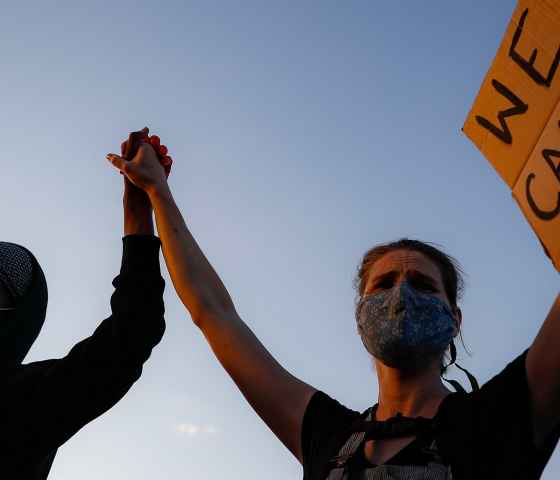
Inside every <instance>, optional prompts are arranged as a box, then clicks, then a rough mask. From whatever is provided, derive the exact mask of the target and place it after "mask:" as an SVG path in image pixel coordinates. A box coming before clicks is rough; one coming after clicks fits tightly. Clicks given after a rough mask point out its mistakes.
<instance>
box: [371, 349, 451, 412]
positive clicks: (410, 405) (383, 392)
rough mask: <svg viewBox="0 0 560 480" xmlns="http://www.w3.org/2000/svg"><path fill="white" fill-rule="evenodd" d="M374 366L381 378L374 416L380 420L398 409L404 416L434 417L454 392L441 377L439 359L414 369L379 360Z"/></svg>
mask: <svg viewBox="0 0 560 480" xmlns="http://www.w3.org/2000/svg"><path fill="white" fill-rule="evenodd" d="M375 366H376V369H377V376H378V379H379V397H378V407H377V411H376V413H375V418H376V419H377V420H379V421H381V420H386V419H388V418H390V417H394V416H395V415H396V414H397V413H398V412H400V413H402V414H403V415H404V416H405V417H425V418H432V417H433V416H434V415H435V414H436V413H437V409H438V407H439V405H440V403H441V401H442V400H443V399H444V398H445V397H446V396H447V395H449V393H451V392H450V391H449V390H448V389H447V388H446V387H445V386H444V385H443V383H442V381H441V377H440V371H439V363H434V364H433V365H431V366H430V367H429V368H426V369H423V370H420V371H415V372H403V371H402V370H398V369H396V368H391V367H388V366H387V365H384V364H383V363H381V362H380V361H378V360H375Z"/></svg>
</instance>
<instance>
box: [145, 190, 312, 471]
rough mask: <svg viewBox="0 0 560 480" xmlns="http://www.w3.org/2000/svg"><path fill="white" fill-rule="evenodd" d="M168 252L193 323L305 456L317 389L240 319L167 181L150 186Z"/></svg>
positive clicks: (276, 428)
mask: <svg viewBox="0 0 560 480" xmlns="http://www.w3.org/2000/svg"><path fill="white" fill-rule="evenodd" d="M150 200H151V201H152V205H153V207H154V211H155V215H156V224H157V229H158V233H159V235H160V238H161V242H162V250H163V255H164V257H165V262H166V264H167V268H168V270H169V273H170V275H171V279H172V281H173V285H174V287H175V290H176V291H177V294H178V295H179V297H180V298H181V301H182V302H183V304H184V305H185V306H186V307H187V309H188V310H189V312H190V314H191V317H192V319H193V322H194V323H195V324H196V325H197V326H198V327H199V328H200V330H201V331H202V333H203V334H204V336H205V337H206V339H207V340H208V343H209V344H210V346H211V347H212V350H213V351H214V353H215V354H216V357H217V358H218V360H219V361H220V363H221V364H222V365H223V367H224V368H225V369H226V370H227V372H228V373H229V375H230V376H231V377H232V379H233V380H234V381H235V383H236V384H237V386H238V387H239V389H240V390H241V392H242V393H243V395H244V396H245V398H246V399H247V400H248V401H249V403H250V404H251V406H252V407H253V408H254V409H255V411H256V412H257V413H258V414H259V416H260V417H261V418H262V419H263V420H264V421H265V422H266V424H267V425H268V426H269V427H270V429H271V430H272V431H273V432H274V433H275V434H276V435H277V436H278V438H279V439H280V440H281V441H282V442H283V443H284V445H286V447H287V448H288V449H289V450H290V451H291V452H292V453H293V454H294V455H295V456H296V458H298V459H299V460H300V461H301V439H300V434H301V426H302V420H303V415H304V413H305V408H306V407H307V404H308V403H309V399H310V398H311V396H312V394H313V393H314V392H315V389H314V388H312V387H311V386H309V385H307V384H306V383H304V382H302V381H300V380H298V379H297V378H295V377H294V376H292V375H291V374H290V373H288V372H287V371H286V370H285V369H284V368H282V366H281V365H280V364H279V363H278V362H277V361H276V360H275V359H274V358H273V357H272V355H271V354H270V353H269V352H268V351H267V350H266V348H265V347H264V346H263V345H262V343H261V342H260V341H259V340H258V338H257V337H256V336H255V335H254V334H253V332H252V331H251V330H250V328H249V327H248V326H247V325H246V324H245V323H244V322H243V321H242V320H241V318H239V315H238V314H237V312H236V310H235V307H234V305H233V302H232V300H231V298H230V296H229V294H228V292H227V290H226V288H225V287H224V285H223V283H222V281H221V280H220V278H219V277H218V275H217V274H216V272H215V271H214V269H213V268H212V266H211V265H210V263H209V262H208V260H207V259H206V257H205V256H204V254H203V253H202V251H201V250H200V248H199V246H198V244H197V243H196V241H195V239H194V238H193V236H192V235H191V233H190V232H189V230H188V228H187V226H186V224H185V222H184V220H183V217H182V215H181V213H180V212H179V209H178V208H177V205H176V204H175V202H174V200H173V196H172V194H171V191H170V190H169V188H168V187H167V184H165V185H162V186H161V187H160V188H157V189H154V190H152V191H150Z"/></svg>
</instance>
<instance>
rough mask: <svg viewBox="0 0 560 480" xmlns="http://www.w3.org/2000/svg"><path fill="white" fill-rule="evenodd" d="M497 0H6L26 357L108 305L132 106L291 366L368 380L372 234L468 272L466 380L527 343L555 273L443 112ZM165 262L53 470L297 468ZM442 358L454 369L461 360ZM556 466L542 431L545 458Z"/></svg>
mask: <svg viewBox="0 0 560 480" xmlns="http://www.w3.org/2000/svg"><path fill="white" fill-rule="evenodd" d="M514 6H515V2H514V1H512V0H507V1H506V0H495V1H493V2H487V1H485V0H471V1H469V2H444V1H436V0H432V1H429V2H413V1H406V2H405V1H398V0H393V1H391V2H367V1H349V2H336V1H331V0H324V1H321V2H318V1H317V2H310V1H284V2H270V1H268V2H257V1H252V0H247V1H244V2H226V1H221V2H215V1H209V0H206V1H204V2H202V1H199V2H189V1H180V2H179V1H167V2H166V1H164V2H157V3H156V2H146V1H144V0H137V1H135V2H131V1H115V0H113V1H111V2H109V1H97V2H83V1H58V2H47V3H46V2H38V1H37V2H27V1H25V0H22V1H19V2H9V4H8V3H7V2H6V4H5V5H4V4H3V6H2V16H1V17H0V62H1V71H2V75H0V98H1V105H2V115H1V116H0V129H1V131H2V132H4V133H3V142H2V147H1V149H0V151H1V154H2V156H3V161H2V175H3V178H4V182H3V191H2V205H3V208H2V226H1V230H0V231H1V235H0V238H1V239H2V240H5V241H12V242H16V243H21V244H23V245H25V246H27V247H28V248H29V249H30V250H32V251H33V252H34V253H35V255H36V257H37V258H38V260H39V262H40V263H41V265H42V266H43V270H44V271H45V274H46V278H47V282H48V286H49V306H48V310H47V320H46V322H45V324H44V327H43V331H42V332H41V334H40V336H39V338H38V340H37V342H36V343H35V345H34V346H33V348H32V350H31V352H30V354H29V355H28V357H27V359H26V361H35V360H40V359H45V358H56V357H60V356H63V355H65V354H66V353H67V352H68V350H69V349H70V348H71V346H72V345H73V344H75V343H76V342H77V341H79V340H81V339H82V338H85V337H87V336H89V335H90V334H91V333H92V332H93V330H94V329H95V327H96V326H97V325H98V324H99V323H100V322H101V321H102V320H103V319H104V318H106V317H108V316H109V315H110V304H109V300H110V296H111V294H112V292H113V287H112V284H111V282H112V280H113V278H114V277H115V276H116V275H117V274H118V271H119V267H120V261H121V254H122V240H121V239H122V235H123V224H122V192H123V185H122V182H123V180H122V177H121V176H120V175H119V174H118V172H117V171H116V170H115V169H114V167H112V166H111V165H110V164H109V163H108V162H107V161H106V160H105V155H106V154H107V153H108V152H111V151H112V152H116V151H118V148H119V145H120V142H121V141H122V140H123V139H124V138H125V137H126V136H127V134H128V132H129V131H131V130H137V129H140V128H142V127H143V126H145V125H147V126H149V127H150V128H151V129H152V132H154V133H157V134H158V135H160V136H161V138H162V142H163V143H165V144H166V145H167V146H168V147H169V151H170V154H171V155H172V157H173V158H174V161H175V163H174V165H173V170H172V173H171V177H170V180H169V181H170V185H171V188H172V191H173V193H174V195H175V198H176V201H177V203H178V205H179V207H180V208H181V210H182V212H183V215H184V217H185V219H186V222H187V225H188V226H189V228H190V230H191V232H192V233H193V235H194V236H195V238H196V239H197V241H198V243H199V244H200V246H201V247H202V249H203V250H204V252H205V254H206V255H207V257H208V259H209V260H210V262H211V263H212V264H213V266H214V267H215V269H216V270H217V272H218V273H219V274H220V276H221V278H222V280H223V281H224V283H225V285H226V287H227V288H228V291H229V292H230V294H231V296H232V297H233V300H234V302H235V305H236V307H237V310H238V312H239V314H240V315H241V317H242V318H243V319H244V321H245V322H247V324H248V325H249V326H250V327H251V328H252V329H253V331H254V332H255V333H256V334H257V336H258V337H259V338H260V340H261V341H262V342H263V343H264V344H265V345H266V346H267V348H268V349H269V350H270V351H271V353H272V354H273V355H274V356H275V357H276V359H277V360H278V361H279V362H280V363H281V364H282V365H283V366H284V367H285V368H287V369H288V370H289V371H290V372H292V373H293V374H294V375H296V376H297V377H299V378H301V379H303V380H304V381H306V382H308V383H309V384H311V385H313V386H314V387H316V388H318V389H321V390H323V391H325V392H326V393H328V394H329V395H331V396H333V397H335V398H336V399H338V400H339V401H340V402H341V403H343V404H345V405H347V406H349V407H351V408H353V409H355V410H365V409H366V408H367V407H369V406H371V405H372V404H374V403H375V402H376V401H377V393H378V390H377V379H376V376H375V371H374V369H373V367H372V363H371V359H370V357H369V356H368V354H367V352H366V351H365V349H364V348H363V346H362V343H361V340H360V338H359V336H358V335H357V333H356V327H355V322H354V314H353V308H354V295H355V292H354V290H353V288H352V283H353V278H354V275H355V273H356V269H357V266H358V263H359V261H360V259H361V257H362V255H363V254H364V253H365V251H366V250H368V249H369V248H370V247H372V246H373V245H375V244H377V243H380V242H386V241H390V240H394V239H398V238H400V237H403V236H408V237H411V238H418V239H421V240H426V241H432V242H436V243H437V244H439V245H441V246H442V247H443V248H444V249H445V250H446V251H448V252H449V253H451V254H452V255H454V256H455V257H457V258H458V259H459V261H460V262H461V264H462V265H463V267H464V270H465V271H466V273H467V277H466V281H467V282H466V283H467V286H466V291H465V295H464V299H463V301H462V303H461V307H462V310H463V338H464V341H465V344H466V346H467V348H468V351H469V352H470V355H469V354H468V353H467V352H466V351H465V349H463V348H462V347H459V348H458V353H459V357H458V362H459V364H461V365H462V366H464V367H466V368H468V369H469V370H470V371H471V372H473V373H474V374H475V376H476V377H477V378H478V379H479V381H480V382H481V383H483V382H485V381H487V380H488V379H489V378H491V377H492V376H493V375H496V374H497V373H499V372H500V371H501V370H502V369H503V368H504V367H505V366H506V365H507V363H508V362H510V361H512V360H513V359H514V358H515V357H517V356H518V355H519V354H520V353H521V352H523V350H525V349H526V348H528V347H529V346H530V344H531V342H532V340H533V339H534V337H535V335H536V334H537V332H538V330H539V328H540V326H541V324H542V322H543V320H544V318H545V316H546V314H547V312H548V310H549V308H550V306H551V305H552V303H553V301H554V299H555V297H556V295H557V294H558V274H557V272H556V271H555V270H554V268H553V267H552V265H551V263H550V262H549V261H548V259H547V258H546V257H545V255H544V253H543V251H542V248H541V247H540V245H539V242H538V240H537V238H536V236H535V234H534V233H533V231H532V230H531V228H530V227H529V225H528V223H527V222H526V220H525V219H524V217H523V215H522V214H521V212H520V211H519V210H518V208H517V206H516V203H515V201H514V200H513V198H512V197H511V193H510V191H509V189H508V187H507V186H506V185H505V184H504V183H503V182H502V181H501V179H500V178H499V176H498V174H497V173H496V172H495V171H494V170H493V169H492V167H491V165H490V164H489V163H488V162H487V161H486V160H485V158H484V157H483V156H482V154H481V153H480V152H479V151H478V150H476V148H475V147H474V146H473V145H472V144H471V143H470V141H469V140H468V139H467V138H466V137H465V136H464V135H463V134H462V133H461V127H462V125H463V122H464V120H465V118H466V116H467V113H468V111H469V109H470V106H471V104H472V102H473V100H474V99H475V97H476V95H477V92H478V89H479V87H480V84H481V82H482V80H483V78H484V75H485V73H486V71H487V69H488V67H489V66H490V64H491V62H492V59H493V57H494V55H495V52H496V50H497V48H498V45H499V43H500V41H501V38H502V35H503V33H504V31H505V28H506V26H507V24H508V22H509V18H510V16H511V13H512V11H513V9H514ZM161 265H162V273H163V276H164V279H165V281H166V290H165V304H166V322H167V330H166V335H165V337H164V338H163V340H162V342H161V343H160V344H159V345H158V346H157V347H156V348H155V349H154V351H153V353H152V356H151V358H150V359H149V361H148V362H147V363H146V365H145V368H144V373H143V375H142V377H141V379H140V380H139V381H138V382H137V383H136V384H135V385H134V386H133V388H132V389H131V390H130V392H129V393H128V394H127V395H126V397H125V398H124V399H123V400H122V401H121V402H120V403H119V404H118V405H116V406H115V407H114V408H113V409H111V410H110V411H109V412H108V413H106V414H105V415H103V416H102V417H100V418H98V419H96V420H95V421H93V422H92V423H90V424H89V425H87V426H86V427H85V428H83V429H82V430H81V431H80V432H79V433H77V434H76V435H75V436H74V437H73V438H72V439H71V440H70V441H68V442H67V444H65V445H64V446H63V447H62V448H61V449H60V450H59V452H58V455H57V457H56V459H55V462H54V465H53V469H52V471H51V475H50V477H49V478H51V479H54V480H71V479H75V478H81V479H82V480H93V479H96V480H97V479H99V478H105V479H108V480H113V479H115V480H116V479H121V478H135V479H137V480H147V479H152V478H205V479H209V480H212V479H221V478H224V476H225V475H228V477H233V478H245V479H255V480H256V479H261V478H268V479H271V480H280V479H286V478H301V477H302V469H301V466H300V465H299V464H298V462H297V461H296V460H295V458H293V457H292V456H291V454H290V453H289V452H288V451H287V450H286V449H285V448H284V447H283V446H282V444H281V443H280V442H279V441H278V440H277V439H276V438H275V437H274V435H273V434H272V433H271V432H270V431H269V430H268V428H267V427H266V426H265V425H264V423H262V421H261V420H260V419H259V418H258V417H257V416H256V415H255V414H254V413H253V412H252V410H251V408H250V407H249V406H248V404H247V403H246V401H245V400H244V398H243V397H242V396H241V394H240V393H239V391H238V390H237V388H236V386H235V385H234V384H233V382H232V381H231V380H230V379H229V377H228V376H227V374H226V373H225V372H224V371H223V370H222V368H221V367H220V365H219V364H218V363H217V361H216V359H215V357H214V356H213V354H212V352H211V351H210V349H209V347H208V345H207V344H206V342H205V340H204V338H203V336H202V335H201V333H200V332H199V331H198V329H197V328H196V327H195V326H194V325H193V324H192V321H191V318H190V316H189V314H188V312H187V311H186V309H185V308H184V306H183V305H182V303H181V302H180V301H179V299H178V297H177V296H176V294H175V291H174V289H173V285H172V283H171V281H170V278H169V275H168V274H167V271H166V269H165V263H164V262H163V257H161ZM450 377H452V378H456V379H458V380H459V381H460V382H461V383H462V384H463V385H465V386H468V382H467V379H466V377H465V376H464V374H463V373H462V372H461V371H459V370H457V369H451V371H450ZM559 474H560V454H559V453H558V451H556V452H555V453H554V454H553V457H552V459H551V460H550V462H549V464H548V466H547V468H546V470H545V473H544V474H543V477H542V478H543V479H545V480H552V479H555V478H558V475H559Z"/></svg>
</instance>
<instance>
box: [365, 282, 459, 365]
mask: <svg viewBox="0 0 560 480" xmlns="http://www.w3.org/2000/svg"><path fill="white" fill-rule="evenodd" d="M356 321H357V324H358V332H359V334H360V336H361V337H362V342H363V343H364V346H365V347H366V349H367V351H368V352H369V353H371V354H372V355H373V356H374V357H375V358H377V359H379V360H380V361H381V362H383V363H384V364H385V365H387V366H389V367H393V368H400V369H417V368H418V367H422V366H424V365H425V364H426V363H427V362H429V361H432V360H433V359H434V357H436V356H438V355H440V356H441V355H442V354H443V352H444V351H445V349H446V348H447V347H448V346H449V344H450V343H451V340H452V339H453V334H454V333H455V320H454V318H453V314H452V313H451V310H450V308H449V307H448V306H447V304H446V303H445V302H443V301H441V300H440V299H439V298H437V297H434V296H433V295H429V294H425V293H421V292H418V291H417V290H415V289H414V288H412V287H411V286H410V285H409V284H408V282H403V283H401V284H400V285H399V286H397V287H394V288H392V289H391V290H384V291H381V292H379V293H374V294H372V295H367V296H365V297H364V298H362V300H361V301H360V302H359V304H358V306H357V309H356Z"/></svg>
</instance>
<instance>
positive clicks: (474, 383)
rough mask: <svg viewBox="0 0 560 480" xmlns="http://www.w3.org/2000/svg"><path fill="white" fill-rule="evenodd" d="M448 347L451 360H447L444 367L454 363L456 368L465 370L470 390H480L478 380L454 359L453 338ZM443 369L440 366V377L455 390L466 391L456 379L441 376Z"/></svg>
mask: <svg viewBox="0 0 560 480" xmlns="http://www.w3.org/2000/svg"><path fill="white" fill-rule="evenodd" d="M449 348H450V350H451V362H449V363H448V364H447V365H446V366H445V368H447V367H449V366H450V365H453V364H455V366H456V367H457V368H458V369H460V370H463V372H465V374H466V375H467V377H468V379H469V382H470V384H471V388H472V391H473V392H475V391H477V390H480V387H479V385H478V382H477V380H476V378H475V377H474V375H473V374H472V373H470V372H469V371H468V370H467V369H465V368H463V367H461V366H460V365H459V364H458V363H456V361H455V360H457V349H456V348H455V343H454V342H453V340H451V345H450V347H449ZM443 370H444V369H443V368H442V372H441V373H442V376H441V378H442V379H443V380H445V381H446V382H447V383H449V384H451V385H453V387H454V388H455V390H456V391H457V392H461V393H467V392H466V390H465V389H464V388H463V386H462V385H461V384H460V383H459V382H458V381H457V380H450V379H447V378H445V377H444V376H443Z"/></svg>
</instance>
